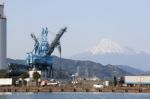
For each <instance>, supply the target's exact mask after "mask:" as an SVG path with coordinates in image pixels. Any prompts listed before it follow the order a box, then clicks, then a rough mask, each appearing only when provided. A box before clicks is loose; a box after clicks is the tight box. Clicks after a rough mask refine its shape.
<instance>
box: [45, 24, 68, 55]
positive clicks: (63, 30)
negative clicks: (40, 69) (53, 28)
mask: <svg viewBox="0 0 150 99" xmlns="http://www.w3.org/2000/svg"><path fill="white" fill-rule="evenodd" d="M66 30H67V27H65V28H62V29H61V30H60V31H59V33H58V34H57V35H56V37H55V39H54V40H53V42H52V43H51V44H50V46H49V50H48V53H47V55H51V54H52V53H53V51H54V49H55V48H56V47H57V46H59V45H60V38H61V37H62V35H63V34H64V32H66Z"/></svg>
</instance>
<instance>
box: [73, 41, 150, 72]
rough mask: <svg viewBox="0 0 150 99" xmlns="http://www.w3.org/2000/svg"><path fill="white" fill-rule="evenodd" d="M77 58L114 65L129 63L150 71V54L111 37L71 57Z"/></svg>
mask: <svg viewBox="0 0 150 99" xmlns="http://www.w3.org/2000/svg"><path fill="white" fill-rule="evenodd" d="M71 58H72V59H76V60H90V61H94V62H98V63H102V64H104V65H106V64H113V65H129V66H132V67H134V68H138V69H142V70H148V71H150V54H148V53H146V52H138V53H137V52H136V51H134V50H133V49H132V48H129V47H125V46H122V45H120V44H118V43H116V42H114V41H112V40H110V39H102V40H101V41H100V42H99V43H98V44H97V45H96V46H95V47H93V48H91V49H89V50H87V51H85V52H83V53H80V54H77V55H74V56H73V57H71Z"/></svg>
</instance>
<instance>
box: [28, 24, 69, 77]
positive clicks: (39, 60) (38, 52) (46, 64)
mask: <svg viewBox="0 0 150 99" xmlns="http://www.w3.org/2000/svg"><path fill="white" fill-rule="evenodd" d="M66 30H67V27H65V28H62V29H61V30H60V31H59V32H58V34H56V37H55V38H54V40H53V41H52V42H51V43H50V44H49V42H48V40H47V36H48V28H45V29H44V28H43V30H42V32H41V35H40V37H39V38H37V37H36V36H35V35H34V34H33V33H32V34H31V37H32V38H33V40H34V41H35V44H34V49H33V51H32V52H29V53H27V59H26V61H27V64H28V65H29V66H30V68H31V69H33V68H35V69H38V70H45V71H46V72H47V76H48V77H51V78H52V77H53V67H52V65H53V60H52V59H53V58H52V56H51V54H52V53H53V51H54V49H55V48H56V47H57V48H58V49H59V52H60V56H61V45H60V38H61V37H62V35H63V34H64V32H66Z"/></svg>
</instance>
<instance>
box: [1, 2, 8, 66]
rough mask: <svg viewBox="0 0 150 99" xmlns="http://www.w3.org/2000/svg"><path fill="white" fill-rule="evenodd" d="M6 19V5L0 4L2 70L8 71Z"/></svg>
mask: <svg viewBox="0 0 150 99" xmlns="http://www.w3.org/2000/svg"><path fill="white" fill-rule="evenodd" d="M6 21H7V20H6V17H5V15H4V5H3V4H0V69H6V67H7V66H6V65H7V64H6V50H7V49H6V44H7V42H6V36H7V34H6Z"/></svg>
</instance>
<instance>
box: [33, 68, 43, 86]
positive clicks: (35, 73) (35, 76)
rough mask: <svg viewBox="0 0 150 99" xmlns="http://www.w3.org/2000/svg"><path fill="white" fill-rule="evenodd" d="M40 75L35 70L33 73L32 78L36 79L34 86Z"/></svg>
mask: <svg viewBox="0 0 150 99" xmlns="http://www.w3.org/2000/svg"><path fill="white" fill-rule="evenodd" d="M40 77H41V75H40V74H39V73H38V72H37V71H36V72H34V73H33V79H34V80H35V81H36V86H37V85H38V79H39V78H40Z"/></svg>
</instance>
